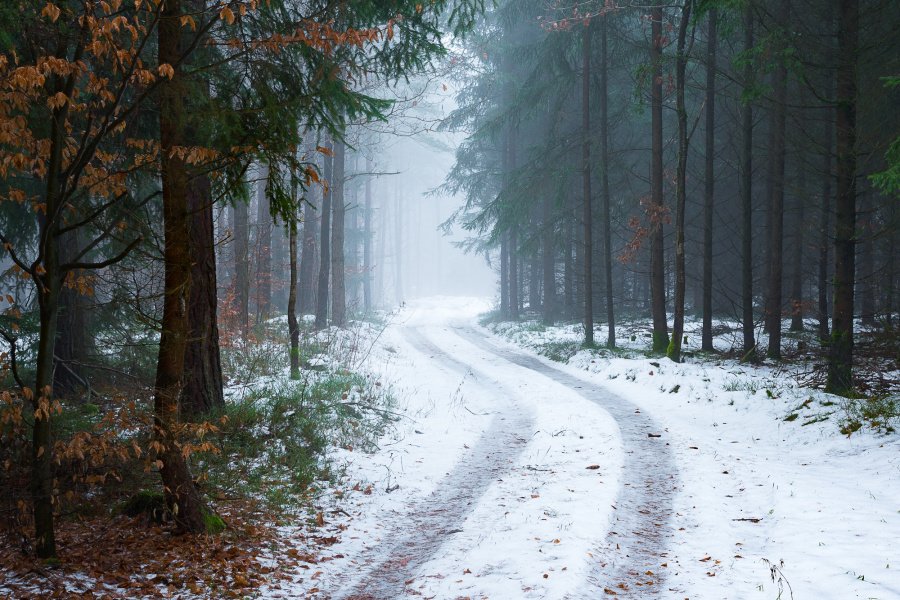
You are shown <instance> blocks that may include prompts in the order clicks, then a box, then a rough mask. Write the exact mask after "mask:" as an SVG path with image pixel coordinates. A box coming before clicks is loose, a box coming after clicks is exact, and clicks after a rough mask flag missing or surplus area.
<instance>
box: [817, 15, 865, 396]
mask: <svg viewBox="0 0 900 600" xmlns="http://www.w3.org/2000/svg"><path fill="white" fill-rule="evenodd" d="M837 19H838V54H837V60H838V63H837V64H838V68H837V89H836V91H837V97H836V101H837V106H836V109H835V110H836V116H835V133H836V144H835V150H836V154H837V159H836V161H835V167H836V171H837V195H836V197H835V215H834V218H835V223H834V225H835V227H834V304H833V307H832V311H833V312H832V317H831V340H830V347H829V354H828V378H827V382H826V384H825V389H826V390H828V391H829V392H832V393H836V394H843V395H846V394H849V393H851V392H852V390H853V291H854V290H853V288H854V282H855V271H856V248H855V245H856V102H857V97H856V94H857V90H856V69H857V56H858V52H859V2H858V0H839V2H838V14H837Z"/></svg>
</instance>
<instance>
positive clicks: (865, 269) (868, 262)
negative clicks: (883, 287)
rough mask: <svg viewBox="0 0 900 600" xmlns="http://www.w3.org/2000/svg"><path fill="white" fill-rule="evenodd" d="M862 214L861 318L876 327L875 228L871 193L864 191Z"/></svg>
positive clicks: (860, 200)
mask: <svg viewBox="0 0 900 600" xmlns="http://www.w3.org/2000/svg"><path fill="white" fill-rule="evenodd" d="M859 204H861V207H860V214H859V216H858V217H857V218H858V220H859V221H861V222H860V224H859V235H860V237H861V238H862V239H861V240H858V241H857V244H858V245H860V246H861V252H860V256H859V279H860V281H859V287H860V298H859V309H860V310H859V316H860V318H861V321H862V324H863V325H866V326H867V327H872V326H874V325H875V281H874V280H875V248H874V245H875V244H874V242H873V240H872V238H873V237H874V233H875V228H874V227H873V226H872V214H873V212H874V208H873V207H872V201H871V193H870V192H867V191H863V192H861V193H860V194H859Z"/></svg>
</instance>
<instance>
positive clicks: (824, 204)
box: [817, 20, 834, 343]
mask: <svg viewBox="0 0 900 600" xmlns="http://www.w3.org/2000/svg"><path fill="white" fill-rule="evenodd" d="M830 24H831V21H830V20H829V25H830ZM830 30H831V27H829V31H830ZM829 79H830V76H829ZM829 83H830V82H829ZM832 87H833V86H831V85H829V86H828V88H829V97H830V96H831V93H830V92H831V88H832ZM832 118H833V117H832V115H830V114H829V115H827V116H826V117H825V153H824V161H825V165H824V167H823V171H824V176H823V177H822V201H821V205H820V209H819V273H818V285H817V287H818V293H819V311H818V312H819V315H818V316H819V339H820V340H821V341H822V342H823V343H825V342H827V341H828V336H829V333H828V330H829V328H828V246H829V245H830V242H831V240H830V237H831V179H832V175H831V153H832V150H833V145H832V144H833V139H832V138H833V137H834V130H833V121H832Z"/></svg>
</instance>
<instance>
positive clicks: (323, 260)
mask: <svg viewBox="0 0 900 600" xmlns="http://www.w3.org/2000/svg"><path fill="white" fill-rule="evenodd" d="M332 147H333V146H332V143H331V141H330V140H329V141H327V142H325V148H327V150H326V152H325V182H326V184H325V185H326V187H325V190H324V192H323V193H322V206H321V207H320V210H321V216H320V217H319V218H320V219H321V221H320V222H319V225H320V230H319V231H320V233H319V282H318V285H317V286H316V328H318V329H324V328H325V327H327V326H328V292H329V278H330V275H331V194H332V188H333V186H334V156H333V153H332V151H331V148H332Z"/></svg>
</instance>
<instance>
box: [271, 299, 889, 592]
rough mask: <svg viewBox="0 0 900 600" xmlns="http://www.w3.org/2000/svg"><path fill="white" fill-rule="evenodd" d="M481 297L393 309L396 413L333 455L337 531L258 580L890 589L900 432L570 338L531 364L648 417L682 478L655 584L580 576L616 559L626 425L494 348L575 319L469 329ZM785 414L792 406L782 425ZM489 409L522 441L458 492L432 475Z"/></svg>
mask: <svg viewBox="0 0 900 600" xmlns="http://www.w3.org/2000/svg"><path fill="white" fill-rule="evenodd" d="M489 308H490V305H489V304H488V303H487V302H486V301H484V300H477V299H459V298H449V297H440V298H432V299H428V300H422V301H417V302H415V303H411V304H410V305H408V306H407V307H405V308H404V309H402V310H401V311H399V312H398V313H396V314H394V315H393V317H392V319H391V321H390V323H389V325H388V326H387V328H386V329H385V331H384V332H383V333H382V334H381V335H380V337H379V338H378V342H377V344H376V345H375V348H374V349H373V351H372V352H371V353H370V354H369V358H368V363H367V366H368V368H370V369H372V370H373V371H375V372H377V373H378V376H379V377H380V378H381V380H382V381H383V382H384V383H385V385H387V386H389V389H390V390H391V393H392V394H393V395H394V396H395V397H396V399H397V400H398V402H399V407H398V409H397V410H398V411H399V412H401V413H402V415H403V416H402V418H401V419H400V420H399V421H398V423H397V425H396V427H395V429H394V430H393V432H392V433H391V434H390V435H389V436H387V437H386V438H385V439H383V440H382V441H381V444H380V446H381V449H380V450H379V451H378V452H376V453H374V454H363V453H359V452H353V451H347V450H343V451H338V454H336V456H335V458H337V459H338V460H343V461H345V462H346V471H345V474H344V477H343V479H342V480H341V482H340V483H339V484H337V487H336V488H335V490H334V494H332V496H331V497H330V499H328V500H327V505H323V506H322V509H323V511H324V512H325V513H326V514H328V515H329V518H328V519H327V522H326V524H325V525H324V527H323V529H324V531H325V532H326V533H327V532H328V531H330V530H333V531H334V532H335V533H336V534H337V535H338V537H339V540H340V541H339V542H338V543H336V544H335V545H333V546H330V547H329V548H328V550H327V552H326V555H325V556H324V557H323V560H321V561H320V562H319V563H318V564H316V565H315V567H314V569H308V570H299V571H298V572H297V573H296V575H295V577H294V583H293V585H290V586H286V587H285V586H283V585H282V586H281V589H277V590H276V589H270V590H268V591H267V592H266V595H268V596H270V597H292V596H295V595H298V594H304V595H306V594H309V593H310V592H312V593H311V594H309V595H311V596H313V597H335V598H341V597H366V596H365V595H364V594H365V590H367V589H369V591H370V593H371V594H372V595H371V596H369V597H380V596H379V595H378V593H377V590H375V589H372V588H371V587H370V586H371V585H372V584H371V582H373V581H377V579H378V578H379V577H380V576H381V575H382V573H383V571H384V570H385V569H397V570H399V571H400V572H402V573H403V577H404V579H403V581H402V588H403V590H402V591H403V592H404V593H406V594H410V595H415V596H420V595H421V596H422V597H425V598H461V597H469V598H580V597H598V594H602V593H603V592H604V591H605V593H606V594H607V595H610V596H612V595H616V596H620V597H648V596H654V597H661V598H679V599H681V598H690V599H705V598H729V599H731V598H776V597H779V595H780V597H782V598H789V597H791V596H793V597H794V598H798V599H801V598H836V599H837V598H841V599H842V598H877V599H888V598H900V568H898V567H900V562H898V558H897V556H896V551H895V550H894V548H895V545H894V543H893V542H894V540H896V539H898V538H900V511H898V508H900V505H898V504H897V500H896V499H897V498H898V497H900V452H898V450H900V440H898V438H897V436H896V434H893V435H885V434H879V433H875V432H871V431H865V430H861V431H858V432H856V433H854V434H853V435H851V436H849V437H848V436H844V435H841V434H840V433H839V431H838V426H837V425H836V422H835V420H833V419H827V418H824V419H821V420H819V419H817V418H807V416H809V415H813V413H814V411H816V410H820V411H828V410H829V407H830V406H831V403H838V402H839V401H838V399H837V398H834V397H831V396H828V395H827V394H824V393H821V392H818V391H815V390H810V389H807V388H803V387H800V386H799V385H798V384H797V383H796V382H795V381H792V379H791V377H790V376H789V375H788V374H786V373H785V372H783V371H778V370H775V369H768V368H753V367H745V366H741V365H739V364H737V363H734V362H728V361H724V360H716V359H713V358H706V359H702V360H700V359H694V360H697V362H691V363H684V364H675V363H672V362H670V361H668V360H667V359H659V358H644V357H637V356H635V355H631V356H629V357H620V356H617V355H614V354H609V353H597V352H591V351H586V350H582V351H579V352H577V353H576V354H575V355H574V356H572V357H571V358H569V360H568V361H567V364H562V363H559V362H551V361H549V360H547V359H544V358H539V359H538V360H540V361H542V362H543V363H544V364H546V365H547V366H548V367H550V368H553V369H557V370H559V371H561V372H563V373H565V374H567V375H568V376H574V377H577V378H578V379H579V380H581V381H583V382H584V386H585V387H590V388H592V389H602V390H605V391H607V392H610V393H612V394H615V395H617V396H618V397H619V398H621V399H623V400H625V401H627V402H630V403H632V404H634V405H636V406H637V407H639V410H640V412H642V413H645V414H647V415H648V416H649V417H651V418H652V419H653V420H654V421H655V423H657V424H658V425H659V427H660V428H661V429H660V431H659V432H658V433H657V434H656V435H659V436H660V438H659V443H663V444H666V445H667V446H668V449H669V451H670V453H671V456H672V457H674V465H673V470H674V471H675V473H672V474H671V475H672V476H673V477H674V481H677V488H676V492H675V494H674V498H673V500H672V504H673V507H672V509H673V511H674V514H673V517H672V518H671V519H670V520H669V521H668V522H667V523H664V524H660V525H661V526H662V527H666V528H669V529H670V531H666V532H665V536H666V539H667V543H668V547H667V548H665V551H664V552H663V553H662V555H661V557H660V559H659V565H658V569H659V570H663V571H664V573H661V574H660V575H661V577H660V580H661V581H662V586H661V587H659V588H656V589H655V590H654V589H651V588H643V589H637V588H635V587H634V586H633V585H632V584H629V585H626V584H621V585H620V587H615V585H616V584H617V583H619V582H603V581H591V577H590V574H591V573H592V572H593V571H595V567H596V564H597V563H598V562H601V563H602V562H604V561H606V560H609V557H604V556H601V555H598V552H602V549H603V548H604V540H606V539H607V537H608V534H609V529H610V526H611V523H612V522H613V521H612V519H613V516H614V512H615V511H616V510H617V508H616V507H615V503H616V498H617V496H618V495H619V492H620V485H621V484H622V482H623V481H625V480H626V478H624V477H623V473H622V468H623V464H625V461H624V454H623V451H624V450H623V442H622V435H621V432H620V429H619V424H617V422H616V420H615V419H614V418H613V417H612V416H611V415H610V414H609V413H608V412H607V411H605V410H604V409H603V408H601V407H600V406H599V405H598V404H596V403H594V402H591V401H590V400H588V399H587V398H586V397H585V395H586V394H585V395H582V393H580V391H579V390H578V389H573V387H572V386H566V385H563V384H561V383H559V382H558V381H555V380H553V379H551V378H549V377H548V376H546V375H543V374H541V373H537V372H534V371H532V370H529V369H526V368H523V367H522V366H519V365H516V364H513V363H512V362H510V361H508V360H506V359H505V358H503V357H502V354H503V353H504V352H506V353H509V352H517V353H520V354H531V356H532V357H534V356H535V355H534V354H533V353H531V352H530V350H529V349H528V346H535V345H537V344H538V343H539V342H546V341H548V340H550V341H553V340H557V339H560V340H564V339H565V337H566V336H567V335H570V334H571V331H572V328H571V327H559V328H554V327H549V328H535V329H536V330H535V331H534V332H532V333H531V334H529V336H526V338H523V337H522V336H518V337H516V336H513V335H511V334H510V332H509V331H506V333H507V335H506V336H505V337H504V336H502V335H495V334H492V333H491V332H489V331H488V330H486V329H484V328H482V327H480V326H478V325H477V319H478V315H479V314H481V313H484V312H485V311H487V310H489ZM461 327H466V328H474V329H476V330H477V331H478V332H479V333H480V334H481V335H483V336H485V338H486V343H485V344H475V343H473V342H472V341H471V340H468V339H466V337H465V336H463V335H460V334H459V331H460V329H459V328H461ZM494 329H495V330H496V331H499V332H500V333H501V334H503V332H504V328H503V327H494ZM510 337H516V343H515V344H513V343H512V342H510V341H509V339H507V338H510ZM598 339H602V338H600V337H599V336H598ZM491 346H493V347H494V348H495V349H496V350H497V352H496V353H495V352H492V351H491V350H490V347H491ZM807 400H809V401H808V402H807ZM804 411H806V413H804ZM792 412H800V413H801V415H802V416H801V418H798V419H795V420H793V421H790V422H787V421H785V420H784V419H785V417H786V416H787V415H789V414H791V413H792ZM807 413H808V414H807ZM826 414H827V413H826ZM499 416H505V417H507V418H512V417H513V416H514V417H515V419H518V424H517V425H515V426H516V427H519V428H522V430H523V431H524V432H525V435H524V436H523V437H525V438H526V439H523V440H520V442H521V445H522V447H521V448H516V449H515V450H514V451H510V452H509V455H508V456H505V457H504V458H503V460H502V461H500V463H499V464H492V465H491V468H492V469H494V471H493V472H492V474H491V477H490V478H489V479H488V480H487V481H486V483H485V484H484V486H482V487H483V488H484V489H474V490H467V491H466V492H465V493H466V494H468V497H463V498H462V500H460V498H459V497H458V496H452V492H453V490H447V489H443V488H444V486H448V487H452V486H453V485H456V484H458V483H459V481H458V480H455V479H454V475H453V473H457V474H458V472H459V471H458V468H459V467H458V465H460V464H462V463H464V462H465V461H466V457H467V453H470V452H475V451H477V447H478V444H479V443H480V439H481V438H483V437H484V435H485V432H491V431H492V430H491V427H492V422H493V421H494V419H495V418H498V417H499ZM511 426H512V425H511ZM491 435H495V434H491ZM517 435H519V434H517ZM482 442H483V440H482ZM479 460H482V459H479ZM485 460H487V459H485ZM454 469H457V471H454ZM457 476H458V475H457ZM475 487H478V486H475ZM448 498H456V500H454V501H453V502H460V501H461V502H465V503H467V506H465V507H462V508H460V507H448V508H453V509H454V510H449V511H448V513H449V516H448V521H447V522H443V523H442V522H440V518H441V517H439V516H438V517H424V520H423V517H422V516H421V514H420V515H418V518H416V516H417V515H411V514H410V511H411V510H412V511H415V512H418V513H421V511H422V510H423V507H430V509H433V508H440V507H439V506H438V507H434V506H433V505H434V504H440V503H442V502H451V501H450V500H448ZM436 513H437V511H436ZM434 519H438V521H434ZM416 527H420V528H421V527H426V528H429V529H430V530H429V531H416V530H415V528H416ZM293 533H296V531H295V530H290V529H286V530H285V535H286V536H291V535H292V534H293ZM415 536H425V537H428V539H430V540H433V542H432V543H430V545H427V546H424V548H426V549H425V550H422V549H421V548H419V550H417V552H418V555H417V556H409V557H408V558H405V559H404V558H403V556H404V555H403V549H402V547H401V548H400V549H399V550H398V545H401V546H402V544H403V542H402V540H401V538H410V539H413V538H415ZM298 543H301V542H299V541H298ZM390 557H393V558H390ZM386 561H387V562H386ZM407 571H408V572H407ZM649 572H650V571H649V570H648V573H649ZM592 585H593V586H596V587H593V588H592V587H591V586H592Z"/></svg>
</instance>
